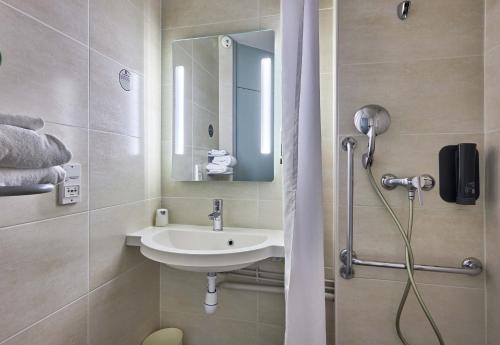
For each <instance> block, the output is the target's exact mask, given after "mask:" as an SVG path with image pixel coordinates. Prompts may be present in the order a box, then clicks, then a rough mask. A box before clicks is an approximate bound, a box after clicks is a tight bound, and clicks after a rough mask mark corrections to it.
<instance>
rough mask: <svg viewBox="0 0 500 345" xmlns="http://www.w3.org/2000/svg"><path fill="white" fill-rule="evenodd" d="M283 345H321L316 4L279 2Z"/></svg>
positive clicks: (323, 333) (296, 0) (294, 0)
mask: <svg viewBox="0 0 500 345" xmlns="http://www.w3.org/2000/svg"><path fill="white" fill-rule="evenodd" d="M281 7H282V8H281V11H282V12H281V13H282V16H283V17H282V18H283V19H282V32H283V48H282V56H283V58H282V59H283V70H282V74H283V86H282V89H283V90H282V92H283V131H282V133H283V135H282V136H283V138H282V142H283V184H284V199H283V200H284V227H285V300H286V333H285V345H325V344H326V329H325V328H326V325H325V323H326V322H325V296H324V293H325V288H324V267H323V266H324V261H323V208H322V177H321V125H320V103H319V22H318V21H319V20H318V19H319V18H318V0H282V5H281Z"/></svg>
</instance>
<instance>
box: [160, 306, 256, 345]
mask: <svg viewBox="0 0 500 345" xmlns="http://www.w3.org/2000/svg"><path fill="white" fill-rule="evenodd" d="M162 327H177V328H180V329H182V330H183V331H184V339H183V343H185V344H186V345H234V344H238V345H253V344H255V343H256V339H257V324H256V323H251V322H243V321H236V320H231V319H218V318H214V317H211V316H209V315H196V314H187V313H178V312H175V311H164V312H162Z"/></svg>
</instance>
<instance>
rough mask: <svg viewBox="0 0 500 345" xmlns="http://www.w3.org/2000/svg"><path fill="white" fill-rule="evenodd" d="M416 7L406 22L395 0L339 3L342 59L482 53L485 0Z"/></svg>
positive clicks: (367, 60) (347, 61)
mask: <svg viewBox="0 0 500 345" xmlns="http://www.w3.org/2000/svg"><path fill="white" fill-rule="evenodd" d="M413 5H414V6H413V7H412V13H411V15H410V17H409V18H408V20H407V21H405V22H401V20H399V18H398V17H397V15H396V6H397V4H395V3H394V1H392V0H380V1H370V2H366V1H364V0H354V1H345V0H341V1H339V13H340V15H339V37H340V38H339V49H338V51H339V62H340V63H341V64H352V63H370V62H371V63H373V62H382V61H402V60H408V59H409V60H417V59H430V58H447V57H453V56H468V55H482V54H483V11H484V7H483V1H480V0H472V1H471V0H442V1H424V2H419V3H415V4H413ZM437 33H438V36H436V34H437Z"/></svg>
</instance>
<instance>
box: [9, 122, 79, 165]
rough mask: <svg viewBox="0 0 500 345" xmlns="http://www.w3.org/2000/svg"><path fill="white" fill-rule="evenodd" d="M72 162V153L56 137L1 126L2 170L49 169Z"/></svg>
mask: <svg viewBox="0 0 500 345" xmlns="http://www.w3.org/2000/svg"><path fill="white" fill-rule="evenodd" d="M70 160H71V152H70V151H69V150H68V149H67V148H66V146H65V145H64V144H63V143H62V141H60V140H59V139H57V138H56V137H54V136H52V135H49V134H47V135H43V134H38V133H36V132H34V131H31V130H27V129H23V128H19V127H13V126H8V125H0V168H16V169H40V168H49V167H53V166H56V165H63V164H66V163H68V162H69V161H70Z"/></svg>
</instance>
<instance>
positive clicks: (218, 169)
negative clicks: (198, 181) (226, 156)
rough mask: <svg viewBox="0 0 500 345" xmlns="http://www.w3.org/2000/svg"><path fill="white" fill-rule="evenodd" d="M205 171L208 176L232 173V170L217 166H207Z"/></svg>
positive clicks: (210, 164)
mask: <svg viewBox="0 0 500 345" xmlns="http://www.w3.org/2000/svg"><path fill="white" fill-rule="evenodd" d="M207 171H208V173H209V174H229V173H232V172H233V168H231V167H228V166H225V165H219V164H212V163H209V164H207Z"/></svg>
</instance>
